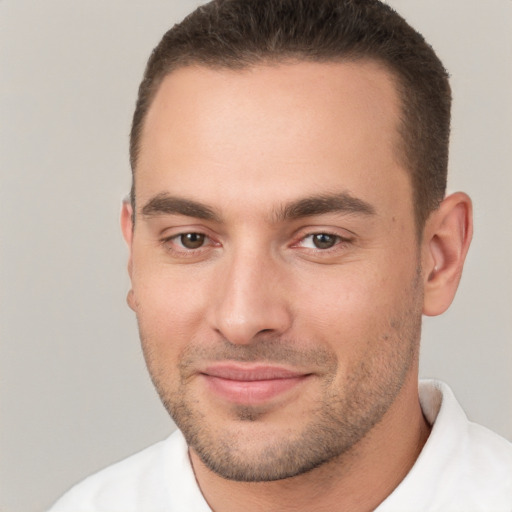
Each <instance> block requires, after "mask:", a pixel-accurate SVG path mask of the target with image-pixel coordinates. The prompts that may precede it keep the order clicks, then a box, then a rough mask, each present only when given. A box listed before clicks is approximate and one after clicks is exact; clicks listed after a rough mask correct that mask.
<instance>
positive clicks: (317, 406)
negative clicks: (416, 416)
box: [125, 62, 422, 481]
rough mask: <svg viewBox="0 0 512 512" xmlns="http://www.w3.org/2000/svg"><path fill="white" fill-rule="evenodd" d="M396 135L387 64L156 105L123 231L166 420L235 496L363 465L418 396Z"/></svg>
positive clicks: (279, 73)
mask: <svg viewBox="0 0 512 512" xmlns="http://www.w3.org/2000/svg"><path fill="white" fill-rule="evenodd" d="M398 119H399V103H398V99H397V94H396V91H395V89H394V86H393V82H392V80H391V78H390V76H389V75H388V73H387V72H386V71H385V70H383V69H382V68H380V67H379V66H378V65H376V64H374V63H361V62H360V63H352V64H348V63H345V64H340V63H337V64H325V63H322V64H320V63H305V62H302V63H294V64H281V65H276V66H264V65H261V66H258V67H253V68H250V69H247V70H243V71H230V70H211V69H205V68H201V67H188V68H183V69H179V70H177V71H175V72H173V73H172V74H171V75H170V76H168V77H167V78H166V79H165V80H164V82H163V84H162V85H161V87H160V89H159V91H158V93H157V95H156V97H155V99H154V102H153V104H152V106H151V108H150V111H149V112H148V116H147V119H146V123H145V127H144V130H143V134H142V139H141V142H142V144H141V153H140V156H139V161H138V165H137V170H136V183H135V185H136V193H137V196H136V204H137V210H136V212H135V219H136V221H135V227H134V231H133V235H132V233H131V226H129V224H128V223H126V226H125V236H126V238H127V240H128V242H129V244H130V246H131V258H130V275H131V279H132V291H131V292H130V295H129V303H130V305H131V307H132V308H133V309H134V310H135V312H136V314H137V319H138V323H139V329H140V334H141V339H142V344H143V349H144V354H145V357H146V361H147V364H148V368H149V371H150V373H151V376H152V379H153V381H154V383H155V385H156V388H157V390H158V392H159V394H160V396H161V399H162V401H163V403H164V404H165V406H166V408H167V409H168V411H169V413H170V414H171V416H172V417H173V418H174V420H175V422H176V423H177V425H178V426H179V428H180V429H181V430H182V431H183V433H184V435H185V437H186V439H187V441H188V443H189V446H190V448H191V451H192V454H193V455H194V457H198V459H200V460H201V461H202V463H203V464H205V465H206V466H208V467H209V468H210V469H212V470H213V471H215V472H216V473H218V474H219V475H221V476H223V477H225V478H228V479H235V480H245V481H262V480H263V481H267V480H276V479H281V478H285V477H290V476H293V475H298V474H301V473H303V472H305V471H308V470H310V469H312V468H314V467H317V466H319V465H322V464H324V463H326V462H328V461H331V460H334V459H335V458H337V457H339V456H342V455H343V454H346V453H349V452H350V451H351V450H353V449H354V448H355V447H356V446H357V445H358V443H360V441H361V440H362V439H364V438H365V436H367V434H368V433H369V432H371V431H372V429H373V427H374V426H375V425H376V424H378V423H379V422H382V421H384V419H386V418H387V417H388V416H389V415H390V414H391V413H390V411H391V410H392V409H393V404H395V403H396V402H397V401H398V400H400V397H401V395H402V393H403V392H404V387H405V386H408V385H409V384H408V383H409V382H413V383H414V385H416V377H415V375H414V374H415V371H416V365H417V347H418V340H419V334H420V318H421V309H422V285H421V279H420V270H419V267H420V264H419V248H418V243H417V240H416V232H415V223H414V216H413V207H412V190H411V185H410V181H409V179H408V175H407V172H406V170H405V169H403V168H402V167H401V165H400V163H399V158H398V157H397V151H396V150H395V148H396V146H397V137H398V135H397V123H398ZM125 213H126V212H125ZM125 217H126V218H128V215H126V216H125ZM411 375H413V376H414V378H411Z"/></svg>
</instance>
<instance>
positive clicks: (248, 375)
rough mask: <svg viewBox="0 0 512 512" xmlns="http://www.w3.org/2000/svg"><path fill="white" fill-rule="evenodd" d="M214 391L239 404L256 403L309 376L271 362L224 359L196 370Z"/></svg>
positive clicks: (293, 386)
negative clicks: (253, 362)
mask: <svg viewBox="0 0 512 512" xmlns="http://www.w3.org/2000/svg"><path fill="white" fill-rule="evenodd" d="M200 375H201V377H202V378H203V379H204V380H205V381H206V385H207V387H208V389H209V391H211V392H212V393H213V394H214V395H216V396H218V397H220V398H222V399H224V400H227V401H228V402H231V403H235V404H240V405H259V404H263V403H265V402H268V401H270V400H272V399H275V398H277V397H280V396H283V395H286V394H287V393H290V392H291V391H293V390H294V389H295V388H297V387H298V386H300V385H301V384H302V383H304V381H306V380H307V379H308V378H310V377H311V376H312V374H310V373H303V372H297V371H293V370H290V369H287V368H283V367H279V366H272V365H261V364H252V365H242V364H239V363H236V364H235V363H224V364H216V365H211V366H209V367H207V368H205V369H204V371H202V372H201V373H200Z"/></svg>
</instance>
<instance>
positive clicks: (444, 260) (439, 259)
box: [422, 192, 473, 316]
mask: <svg viewBox="0 0 512 512" xmlns="http://www.w3.org/2000/svg"><path fill="white" fill-rule="evenodd" d="M472 234H473V220H472V205H471V199H470V198H469V197H468V196H467V195H466V194H464V193H463V192H457V193H455V194H452V195H450V196H448V197H447V198H445V199H444V201H443V202H442V203H441V205H440V207H439V208H438V209H437V210H436V211H434V212H433V213H432V214H431V215H430V217H429V218H428V220H427V223H426V225H425V230H424V235H423V255H422V265H423V275H424V283H423V284H424V303H423V313H424V314H425V315H428V316H435V315H440V314H441V313H444V311H446V310H447V309H448V307H449V306H450V304H451V303H452V301H453V298H454V297H455V293H456V291H457V287H458V285H459V282H460V278H461V275H462V268H463V266H464V260H465V258H466V254H467V252H468V249H469V244H470V243H471V237H472Z"/></svg>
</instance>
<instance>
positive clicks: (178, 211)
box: [141, 193, 221, 222]
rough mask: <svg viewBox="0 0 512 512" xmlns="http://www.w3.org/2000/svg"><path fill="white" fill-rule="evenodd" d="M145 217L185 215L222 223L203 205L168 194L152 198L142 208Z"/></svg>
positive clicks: (215, 214)
mask: <svg viewBox="0 0 512 512" xmlns="http://www.w3.org/2000/svg"><path fill="white" fill-rule="evenodd" d="M141 213H142V215H143V216H144V217H156V216H159V215H185V216H186V217H195V218H197V219H203V220H211V221H216V222H220V220H221V219H220V215H218V214H217V213H215V211H214V210H213V209H212V208H210V207H209V206H206V205H204V204H202V203H198V202H196V201H191V200H190V199H184V198H181V197H175V196H170V195H168V194H166V193H162V194H158V195H156V196H155V197H153V198H151V199H150V200H149V201H148V202H147V203H146V204H145V205H144V206H143V208H142V210H141Z"/></svg>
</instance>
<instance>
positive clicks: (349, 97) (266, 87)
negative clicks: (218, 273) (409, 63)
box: [136, 61, 408, 204]
mask: <svg viewBox="0 0 512 512" xmlns="http://www.w3.org/2000/svg"><path fill="white" fill-rule="evenodd" d="M399 119H400V102H399V99H398V94H397V90H396V87H395V84H394V81H393V78H392V76H391V74H390V73H389V72H387V71H386V70H385V69H384V68H383V67H382V66H380V65H379V64H377V63H375V62H367V61H358V62H350V63H349V62H345V63H312V62H295V63H280V64H275V65H263V64H262V65H258V66H254V67H250V68H247V69H243V70H227V69H210V68H206V67H201V66H195V67H194V66H190V67H185V68H180V69H177V70H175V71H173V72H172V73H171V74H170V75H168V76H167V77H166V78H165V79H164V80H163V82H162V84H161V86H160V88H159V90H158V92H157V94H156V96H155V98H154V100H153V103H152V105H151V107H150V109H149V111H148V114H147V117H146V121H145V123H144V127H143V131H142V135H141V146H140V147H141V151H140V155H139V160H138V166H137V170H136V190H137V199H138V202H139V200H140V199H142V198H143V197H142V196H144V197H145V198H146V199H147V198H148V197H151V195H156V194H158V193H162V192H170V193H172V194H173V195H176V194H177V195H180V194H181V195H190V192H191V191H193V193H194V194H195V195H196V196H197V198H198V199H202V197H201V196H205V197H204V199H205V200H206V199H211V197H213V196H215V194H216V193H217V195H216V196H215V197H226V196H227V194H228V192H231V193H232V194H233V195H235V196H236V195H239V194H240V193H252V196H254V197H258V194H261V193H263V192H262V189H264V191H266V195H267V196H268V197H269V198H270V197H272V195H273V194H275V196H276V197H280V198H281V199H282V200H286V199H287V197H286V196H290V197H289V199H291V200H293V199H294V196H295V195H297V194H300V193H302V194H303V191H304V190H305V189H309V190H310V191H312V192H319V193H326V192H329V191H330V189H331V188H332V187H335V188H337V189H339V188H340V187H341V188H342V189H343V190H346V191H350V192H353V191H354V189H355V188H358V187H359V188H361V187H363V188H366V189H367V192H368V191H370V189H371V188H372V187H373V188H376V187H380V188H381V189H382V191H384V192H385V190H386V187H383V185H384V184H385V183H386V182H388V185H389V182H390V181H393V180H396V179H398V180H401V181H404V179H405V180H407V181H408V176H407V173H406V172H405V171H404V169H403V168H402V167H401V165H400V161H399V160H400V159H399V158H398V155H397V150H396V148H397V146H398V144H397V138H398V129H397V125H398V123H399ZM321 189H322V190H321ZM370 195H371V194H370ZM210 202H211V201H210ZM139 204H141V203H140V202H139Z"/></svg>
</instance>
